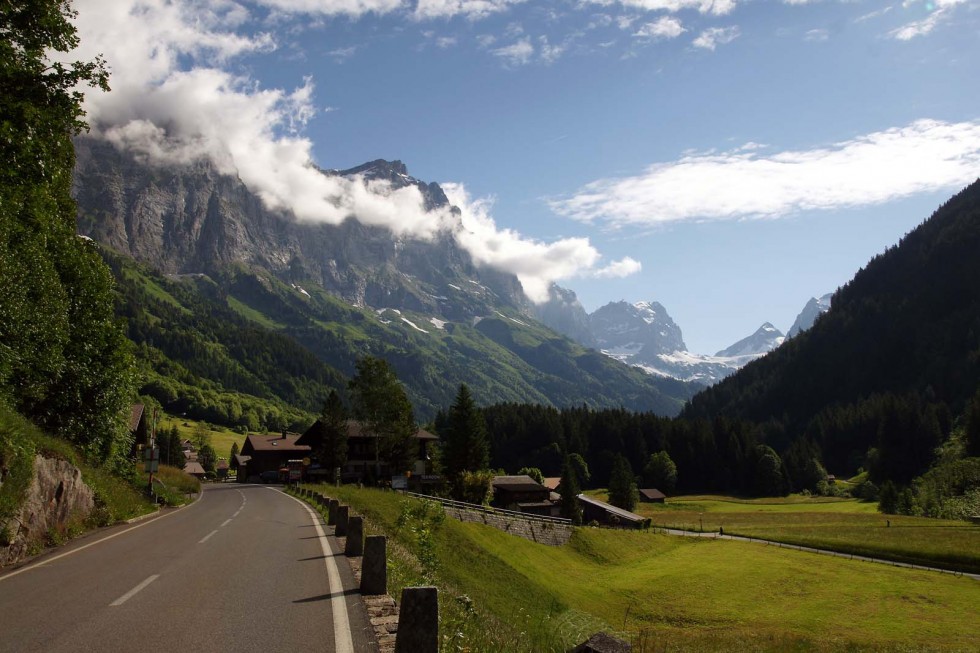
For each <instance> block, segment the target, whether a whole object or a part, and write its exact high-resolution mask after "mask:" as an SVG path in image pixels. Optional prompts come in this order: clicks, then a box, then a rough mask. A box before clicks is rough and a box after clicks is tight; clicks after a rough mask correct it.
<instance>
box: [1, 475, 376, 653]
mask: <svg viewBox="0 0 980 653" xmlns="http://www.w3.org/2000/svg"><path fill="white" fill-rule="evenodd" d="M329 530H330V531H332V527H330V528H329ZM324 531H328V527H327V526H325V525H323V521H322V520H321V519H319V518H318V517H316V516H315V514H314V513H313V512H312V511H310V510H308V508H307V507H306V506H305V505H304V504H302V503H301V502H299V501H297V500H296V499H293V498H292V497H290V496H288V495H286V494H283V493H282V492H279V491H278V490H276V489H274V488H267V487H263V486H257V485H237V484H226V485H225V484H223V485H210V486H207V488H206V490H205V492H204V493H203V495H202V496H201V498H200V499H199V500H198V501H197V502H196V503H194V504H192V505H190V506H187V507H185V508H182V509H180V510H176V511H172V512H168V513H165V514H164V515H163V516H161V517H157V518H153V519H150V520H145V521H142V522H138V523H136V524H132V525H128V526H121V527H114V528H111V529H105V530H102V531H99V532H97V533H95V534H92V535H90V536H88V537H84V538H80V539H79V540H76V541H75V542H73V543H72V544H70V545H69V546H67V547H63V548H60V549H57V550H55V551H53V552H52V553H50V554H48V555H46V556H44V557H42V558H39V559H38V560H36V561H34V562H32V563H31V564H30V565H26V566H24V567H21V568H19V569H16V570H13V571H11V572H7V573H4V574H0V651H18V652H20V651H45V652H48V651H51V652H56V651H134V650H138V649H153V650H156V651H336V652H337V653H348V652H352V651H356V652H357V653H361V652H362V651H374V650H376V646H375V644H374V640H373V636H371V635H370V633H371V632H372V631H371V628H370V625H369V623H368V621H367V615H366V613H365V610H364V608H363V605H362V604H361V601H360V598H359V595H358V593H357V591H356V590H355V589H351V588H354V579H353V577H352V575H351V573H350V567H349V565H348V564H347V562H346V561H345V560H344V559H343V553H342V552H338V550H337V546H336V541H335V540H334V538H333V537H323V536H321V534H322V533H324ZM345 622H346V623H345ZM348 624H349V625H348Z"/></svg>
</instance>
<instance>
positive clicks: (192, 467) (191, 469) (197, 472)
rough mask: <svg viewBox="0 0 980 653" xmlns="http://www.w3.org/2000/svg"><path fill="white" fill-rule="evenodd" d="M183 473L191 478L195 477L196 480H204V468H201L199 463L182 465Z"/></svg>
mask: <svg viewBox="0 0 980 653" xmlns="http://www.w3.org/2000/svg"><path fill="white" fill-rule="evenodd" d="M184 471H185V472H187V473H188V474H190V475H191V476H196V477H197V478H198V479H200V480H204V476H205V471H204V468H203V467H201V463H198V462H189V463H186V464H185V465H184Z"/></svg>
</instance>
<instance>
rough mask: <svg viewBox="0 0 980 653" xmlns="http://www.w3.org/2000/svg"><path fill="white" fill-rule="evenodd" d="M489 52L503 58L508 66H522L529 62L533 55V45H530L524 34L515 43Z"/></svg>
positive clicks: (529, 40)
mask: <svg viewBox="0 0 980 653" xmlns="http://www.w3.org/2000/svg"><path fill="white" fill-rule="evenodd" d="M491 52H492V53H493V55H494V56H496V57H500V58H501V59H503V60H504V62H505V64H506V65H508V66H523V65H525V64H528V63H531V59H532V58H533V57H534V46H533V45H531V39H530V38H529V37H527V36H525V37H524V38H522V39H521V40H520V41H517V42H516V43H512V44H511V45H506V46H504V47H502V48H497V49H496V50H491Z"/></svg>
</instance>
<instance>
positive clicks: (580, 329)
mask: <svg viewBox="0 0 980 653" xmlns="http://www.w3.org/2000/svg"><path fill="white" fill-rule="evenodd" d="M829 306H830V295H824V296H823V297H821V298H820V299H816V298H814V299H811V300H810V301H809V302H807V305H806V307H804V309H803V312H802V313H800V315H799V316H798V317H797V318H796V322H795V323H794V328H798V325H804V326H803V327H802V328H804V329H805V328H808V327H809V326H810V325H811V324H812V323H813V320H815V319H816V317H817V316H819V315H820V314H821V313H823V312H824V311H826V310H827V308H829ZM535 312H536V315H537V317H538V319H540V320H541V321H542V322H544V323H545V324H547V325H548V326H550V327H551V328H553V329H555V330H557V331H560V332H562V333H564V334H565V335H567V336H569V337H570V338H572V339H573V340H577V341H578V342H580V343H582V344H584V345H586V346H589V347H597V348H598V349H599V350H600V351H602V353H604V354H606V355H607V356H610V357H612V358H615V359H617V360H620V361H622V362H624V363H626V364H628V365H632V366H634V367H639V368H640V369H642V370H643V371H645V372H647V373H648V374H653V375H656V376H663V377H669V378H674V379H678V380H681V381H691V382H695V383H703V384H705V385H712V384H714V383H717V382H718V381H720V380H722V379H723V378H725V377H726V376H728V375H729V374H732V373H733V372H735V371H736V370H739V369H741V368H742V367H744V366H745V365H747V364H748V363H750V362H752V361H754V360H755V359H757V358H760V357H762V356H764V355H766V354H767V353H769V352H770V351H772V350H773V349H775V348H776V347H778V346H779V345H781V344H782V343H783V342H784V341H785V340H786V338H787V336H784V335H783V333H782V332H781V331H780V330H779V329H777V328H776V327H775V326H773V325H772V324H771V323H769V322H766V323H765V324H763V325H762V326H761V327H759V328H758V329H757V330H756V331H755V332H754V333H753V334H752V335H750V336H748V337H746V338H742V339H741V340H739V341H738V342H736V343H735V344H733V345H731V346H730V347H727V348H725V349H722V350H721V351H719V352H718V353H716V354H715V355H714V356H709V355H707V354H697V353H694V352H691V351H688V349H687V345H685V344H684V336H683V334H682V332H681V328H680V327H679V326H678V325H677V323H675V322H674V320H673V318H671V317H670V314H668V313H667V309H666V308H664V307H663V305H662V304H660V303H658V302H637V303H635V304H630V303H629V302H625V301H619V302H612V303H609V304H606V305H605V306H603V307H602V308H599V309H598V310H596V311H595V312H594V313H592V314H591V315H588V323H587V325H586V323H585V321H584V319H583V318H584V316H586V313H585V310H584V309H582V307H581V304H579V302H578V300H577V299H576V297H575V293H573V292H572V291H570V290H565V289H562V288H558V287H557V286H556V287H555V289H553V292H552V299H551V301H550V302H548V303H547V304H545V305H542V306H541V307H537V308H536V309H535ZM811 316H812V317H811ZM586 326H588V329H586V328H585V327H586Z"/></svg>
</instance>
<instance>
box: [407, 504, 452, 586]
mask: <svg viewBox="0 0 980 653" xmlns="http://www.w3.org/2000/svg"><path fill="white" fill-rule="evenodd" d="M445 519H446V513H445V511H444V510H443V509H442V506H441V505H440V504H438V503H436V502H435V501H425V500H423V501H406V502H405V503H403V504H402V510H401V514H399V515H398V521H397V522H396V524H395V526H396V528H397V529H398V530H399V531H404V532H407V533H410V536H409V537H410V540H411V541H412V544H413V545H414V552H415V555H416V557H417V558H418V561H419V564H420V565H421V567H422V578H423V579H424V580H425V581H427V582H431V581H432V580H433V579H434V578H435V575H436V573H437V571H438V569H439V556H438V554H437V552H436V543H435V534H436V531H438V530H439V527H440V526H442V523H443V521H445Z"/></svg>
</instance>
